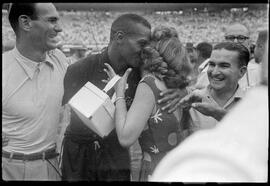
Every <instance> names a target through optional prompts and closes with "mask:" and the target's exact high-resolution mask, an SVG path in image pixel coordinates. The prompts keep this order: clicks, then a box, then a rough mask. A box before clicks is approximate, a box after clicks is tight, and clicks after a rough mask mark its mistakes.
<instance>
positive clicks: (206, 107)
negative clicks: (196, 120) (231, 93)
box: [191, 102, 227, 121]
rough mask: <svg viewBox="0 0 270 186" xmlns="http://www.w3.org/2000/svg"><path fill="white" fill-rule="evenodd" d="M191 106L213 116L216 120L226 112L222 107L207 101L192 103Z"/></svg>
mask: <svg viewBox="0 0 270 186" xmlns="http://www.w3.org/2000/svg"><path fill="white" fill-rule="evenodd" d="M191 107H192V108H194V109H196V110H197V111H199V112H200V113H202V114H204V115H206V116H211V117H213V118H215V119H216V120H217V121H220V120H221V119H222V118H223V117H224V116H225V115H226V113H227V111H226V110H225V109H223V108H222V107H220V106H218V105H216V104H212V103H207V102H202V103H192V104H191Z"/></svg>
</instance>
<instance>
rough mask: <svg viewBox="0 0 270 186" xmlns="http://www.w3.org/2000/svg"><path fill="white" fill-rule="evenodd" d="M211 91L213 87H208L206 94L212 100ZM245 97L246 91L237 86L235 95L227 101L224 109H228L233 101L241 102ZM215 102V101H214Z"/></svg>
mask: <svg viewBox="0 0 270 186" xmlns="http://www.w3.org/2000/svg"><path fill="white" fill-rule="evenodd" d="M210 89H211V86H210V85H208V86H207V88H206V94H207V95H208V96H210V97H211V98H212V99H213V97H212V96H211V94H210ZM244 95H245V91H244V90H243V89H242V88H241V87H240V86H239V84H238V85H237V89H236V92H235V93H234V95H233V96H232V97H231V98H230V99H229V100H228V101H227V103H226V104H225V105H224V106H223V108H226V107H228V106H229V105H230V104H231V103H232V102H233V101H235V102H237V101H239V100H240V99H241V98H242V97H243V96H244ZM213 100H214V99H213Z"/></svg>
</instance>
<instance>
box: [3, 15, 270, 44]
mask: <svg viewBox="0 0 270 186" xmlns="http://www.w3.org/2000/svg"><path fill="white" fill-rule="evenodd" d="M123 13H124V12H114V11H111V12H105V11H88V12H86V11H60V12H59V14H60V17H61V21H62V24H63V32H61V33H60V37H61V40H62V41H63V44H73V45H76V44H83V45H106V44H107V43H108V42H109V31H110V25H111V23H112V22H113V20H115V18H116V17H118V16H119V14H123ZM135 13H136V14H138V15H142V16H144V17H145V18H147V20H149V22H150V23H151V24H152V25H153V27H156V26H158V25H169V26H172V27H174V28H175V29H176V30H177V32H178V33H179V37H180V39H181V41H182V42H183V43H187V42H191V43H194V44H195V45H196V44H198V43H200V42H203V41H206V42H209V43H212V44H214V43H217V42H220V41H222V36H223V32H224V29H225V28H226V26H227V25H228V24H230V23H231V22H241V23H243V24H244V25H246V26H247V27H248V28H249V30H250V32H251V34H250V38H251V40H252V41H255V40H256V34H257V29H258V28H260V27H267V25H266V24H267V23H268V21H267V11H265V10H248V11H241V12H230V11H229V10H223V11H222V12H211V13H209V12H183V14H180V13H179V12H170V13H169V14H162V13H158V12H135ZM86 25H89V26H86ZM2 31H3V33H2V36H3V43H4V44H5V43H7V42H8V41H14V40H15V35H14V32H13V31H12V29H11V27H10V25H9V23H8V20H7V15H6V14H3V13H2Z"/></svg>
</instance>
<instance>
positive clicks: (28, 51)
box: [2, 3, 67, 180]
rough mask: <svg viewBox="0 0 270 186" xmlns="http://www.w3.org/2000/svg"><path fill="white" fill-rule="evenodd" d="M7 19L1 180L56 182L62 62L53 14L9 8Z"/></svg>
mask: <svg viewBox="0 0 270 186" xmlns="http://www.w3.org/2000/svg"><path fill="white" fill-rule="evenodd" d="M8 18H9V21H10V24H11V27H12V28H13V30H14V32H15V35H16V46H15V48H14V49H13V50H11V51H8V52H5V53H4V54H3V55H2V59H3V62H2V67H3V81H2V90H3V92H2V93H3V95H2V135H3V134H4V136H5V137H6V139H7V140H8V141H7V143H6V144H5V146H3V147H2V177H3V179H4V180H60V172H59V167H58V161H57V155H58V154H57V152H56V145H55V144H56V141H57V129H58V123H59V117H60V112H61V101H62V97H63V93H64V87H63V80H64V75H65V73H66V69H67V59H66V57H65V55H64V54H63V53H62V52H61V51H60V50H58V49H56V48H57V44H58V42H59V40H58V39H57V35H58V33H59V32H61V31H62V28H61V26H60V24H59V15H58V12H57V10H56V8H55V6H54V5H53V4H52V3H14V4H12V5H11V7H10V9H9V17H8ZM2 140H3V139H2Z"/></svg>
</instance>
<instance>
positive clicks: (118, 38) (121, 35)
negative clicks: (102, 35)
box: [116, 31, 125, 41]
mask: <svg viewBox="0 0 270 186" xmlns="http://www.w3.org/2000/svg"><path fill="white" fill-rule="evenodd" d="M124 37H125V36H124V32H123V31H118V32H116V41H122V40H123V39H124Z"/></svg>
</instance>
